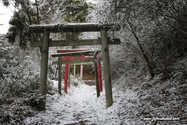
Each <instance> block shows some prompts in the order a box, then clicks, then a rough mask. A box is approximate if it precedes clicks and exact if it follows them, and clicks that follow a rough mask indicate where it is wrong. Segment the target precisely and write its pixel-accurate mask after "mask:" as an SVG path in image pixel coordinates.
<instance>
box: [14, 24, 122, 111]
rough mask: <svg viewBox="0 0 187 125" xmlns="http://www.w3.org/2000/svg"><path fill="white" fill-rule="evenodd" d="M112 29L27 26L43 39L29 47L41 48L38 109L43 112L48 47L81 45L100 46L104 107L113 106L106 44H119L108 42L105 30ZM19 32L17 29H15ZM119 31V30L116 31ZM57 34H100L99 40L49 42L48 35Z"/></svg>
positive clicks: (59, 25) (55, 25)
mask: <svg viewBox="0 0 187 125" xmlns="http://www.w3.org/2000/svg"><path fill="white" fill-rule="evenodd" d="M112 28H113V25H101V24H96V23H65V24H64V23H62V24H46V25H29V26H28V29H29V31H30V32H32V33H42V34H43V39H42V40H41V41H39V42H37V41H36V42H32V43H31V47H40V48H41V71H40V87H39V92H40V95H42V96H44V100H41V101H40V102H39V104H38V108H39V109H41V110H45V107H46V102H45V100H46V87H47V69H48V53H49V47H52V46H82V45H102V58H103V67H104V78H105V79H104V81H105V96H106V107H107V108H108V107H110V106H111V105H112V104H113V97H112V85H111V76H110V62H109V49H108V44H120V40H119V39H115V40H111V41H110V40H108V39H107V30H110V29H112ZM17 30H19V27H17ZM116 30H119V29H116ZM58 32H72V33H73V34H75V33H77V32H101V39H91V40H90V39H87V40H78V39H77V38H75V39H72V40H50V39H49V37H50V33H58ZM73 38H74V37H73ZM20 41H21V31H19V32H18V34H17V35H16V37H15V42H16V43H18V44H19V43H20Z"/></svg>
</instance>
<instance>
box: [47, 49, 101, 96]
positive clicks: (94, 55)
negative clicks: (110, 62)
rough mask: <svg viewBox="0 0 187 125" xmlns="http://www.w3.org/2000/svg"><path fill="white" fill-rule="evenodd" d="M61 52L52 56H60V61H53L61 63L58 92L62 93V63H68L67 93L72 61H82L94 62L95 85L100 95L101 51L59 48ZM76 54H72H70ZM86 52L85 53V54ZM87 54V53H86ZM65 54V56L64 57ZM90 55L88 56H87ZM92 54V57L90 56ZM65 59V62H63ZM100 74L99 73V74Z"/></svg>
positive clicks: (66, 70)
mask: <svg viewBox="0 0 187 125" xmlns="http://www.w3.org/2000/svg"><path fill="white" fill-rule="evenodd" d="M57 52H58V53H61V54H52V55H51V56H52V57H58V62H53V64H58V65H59V83H58V92H59V94H60V95H61V77H62V76H61V65H62V64H66V66H65V80H64V91H65V92H66V93H67V80H68V69H69V68H68V67H69V64H71V63H82V62H94V67H95V85H96V92H97V97H99V96H100V92H101V91H102V80H101V64H100V59H99V58H97V56H98V54H99V52H100V51H93V50H92V51H91V50H57ZM72 54H73V55H75V56H73V57H72V56H70V55H72ZM83 54H84V55H83ZM85 54H86V55H85ZM62 56H63V58H62ZM85 56H88V57H85ZM90 56H91V57H90ZM61 60H63V61H64V62H63V63H62V61H61ZM98 74H99V75H98Z"/></svg>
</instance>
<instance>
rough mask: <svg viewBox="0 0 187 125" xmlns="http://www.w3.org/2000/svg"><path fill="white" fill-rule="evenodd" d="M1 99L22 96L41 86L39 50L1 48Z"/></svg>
mask: <svg viewBox="0 0 187 125" xmlns="http://www.w3.org/2000/svg"><path fill="white" fill-rule="evenodd" d="M0 51H1V52H0V53H1V54H0V55H1V58H0V61H1V63H0V68H1V70H0V74H1V75H0V81H1V84H0V98H1V99H5V98H9V97H12V96H22V95H23V94H24V93H27V92H29V91H31V90H33V89H36V88H38V86H39V70H40V68H39V62H38V58H40V57H39V56H38V54H37V49H26V50H21V49H20V48H19V47H0Z"/></svg>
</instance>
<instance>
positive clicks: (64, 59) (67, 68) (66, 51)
mask: <svg viewBox="0 0 187 125" xmlns="http://www.w3.org/2000/svg"><path fill="white" fill-rule="evenodd" d="M78 51H90V50H57V53H68V52H78ZM76 59H77V58H76V57H71V56H65V57H63V58H62V60H63V61H65V63H66V61H73V60H76ZM88 59H94V57H90V56H87V57H85V55H81V56H80V57H79V60H88ZM97 65H98V66H97V67H98V79H99V90H100V92H102V91H103V88H102V76H101V63H100V62H97ZM68 70H69V63H66V64H65V78H64V91H65V92H66V93H67V86H68V75H69V74H68V72H69V71H68Z"/></svg>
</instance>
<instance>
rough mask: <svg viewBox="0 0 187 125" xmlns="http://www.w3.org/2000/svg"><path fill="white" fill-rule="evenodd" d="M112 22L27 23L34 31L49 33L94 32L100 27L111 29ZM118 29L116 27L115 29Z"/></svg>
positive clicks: (100, 28) (99, 29)
mask: <svg viewBox="0 0 187 125" xmlns="http://www.w3.org/2000/svg"><path fill="white" fill-rule="evenodd" d="M112 28H113V24H106V25H101V24H98V23H61V24H44V25H29V29H30V31H31V32H34V33H43V32H45V31H47V32H50V33H58V32H94V31H96V32H97V31H101V30H102V29H106V30H109V29H112ZM117 30H118V29H117Z"/></svg>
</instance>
